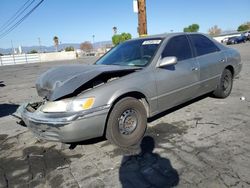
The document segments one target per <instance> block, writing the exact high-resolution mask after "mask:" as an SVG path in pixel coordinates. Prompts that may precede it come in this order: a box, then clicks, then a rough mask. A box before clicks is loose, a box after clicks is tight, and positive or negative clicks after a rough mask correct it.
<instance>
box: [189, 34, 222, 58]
mask: <svg viewBox="0 0 250 188" xmlns="http://www.w3.org/2000/svg"><path fill="white" fill-rule="evenodd" d="M189 37H190V40H191V41H192V44H193V46H194V48H195V49H196V53H197V56H201V55H205V54H209V53H213V52H217V51H220V49H219V48H218V47H217V46H216V45H215V44H214V43H213V42H212V41H211V40H209V39H208V38H207V37H205V36H203V35H198V34H193V35H189Z"/></svg>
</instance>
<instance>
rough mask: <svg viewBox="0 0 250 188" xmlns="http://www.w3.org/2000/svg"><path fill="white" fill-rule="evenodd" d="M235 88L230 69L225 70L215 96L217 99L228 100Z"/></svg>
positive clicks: (214, 93)
mask: <svg viewBox="0 0 250 188" xmlns="http://www.w3.org/2000/svg"><path fill="white" fill-rule="evenodd" d="M232 87H233V75H232V72H231V71H230V70H229V69H225V70H224V71H223V73H222V75H221V79H220V82H219V84H218V85H217V88H216V90H215V91H214V92H213V95H214V96H215V97H217V98H226V97H228V96H229V95H230V93H231V91H232Z"/></svg>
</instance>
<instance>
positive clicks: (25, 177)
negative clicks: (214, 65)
mask: <svg viewBox="0 0 250 188" xmlns="http://www.w3.org/2000/svg"><path fill="white" fill-rule="evenodd" d="M231 47H233V48H236V49H238V50H239V52H240V53H241V57H242V62H243V64H244V65H243V70H242V72H241V74H240V78H239V79H236V80H235V82H234V86H233V90H232V93H231V95H230V96H229V97H228V98H226V99H214V98H211V97H208V96H203V97H200V98H199V99H196V100H193V101H192V102H189V103H187V104H184V105H181V106H179V107H178V108H175V109H171V110H168V111H166V112H165V113H163V114H161V115H160V116H158V117H156V118H153V119H150V120H149V124H148V129H147V132H146V135H147V136H148V137H147V138H149V139H145V140H146V142H145V143H144V144H146V146H148V147H150V146H151V147H152V148H151V149H153V151H147V154H146V155H143V154H142V153H143V149H145V146H143V145H142V146H141V148H142V149H141V148H140V146H135V147H133V148H130V149H121V148H117V147H116V146H114V145H112V144H110V143H109V142H108V141H106V140H104V139H94V140H90V141H86V142H82V143H76V144H74V145H64V144H60V143H53V142H45V141H39V140H37V139H36V138H34V136H33V135H32V134H31V132H30V131H29V130H28V129H27V128H26V127H24V126H23V125H20V124H18V122H19V121H18V120H17V119H15V118H14V117H12V116H11V114H12V113H13V112H15V110H16V109H17V107H18V105H20V104H21V103H23V102H28V101H36V100H37V99H39V98H38V96H37V94H36V90H35V80H36V78H37V76H38V75H39V74H41V73H42V72H44V71H45V70H47V69H48V68H50V67H53V66H55V65H61V64H70V63H74V64H75V63H81V64H84V63H87V62H88V63H92V62H93V61H94V58H93V57H89V58H85V59H78V60H74V61H60V62H50V63H37V64H25V65H15V66H4V67H1V68H0V187H154V186H153V185H158V186H159V187H170V186H177V187H202V188H204V187H211V188H216V187H219V188H223V187H250V136H249V135H250V84H249V83H250V53H249V52H250V43H249V42H248V43H244V44H237V45H232V46H231ZM163 185H164V186H163Z"/></svg>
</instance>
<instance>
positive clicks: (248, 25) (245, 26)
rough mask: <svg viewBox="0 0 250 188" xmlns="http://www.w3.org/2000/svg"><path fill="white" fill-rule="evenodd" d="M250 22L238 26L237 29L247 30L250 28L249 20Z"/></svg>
mask: <svg viewBox="0 0 250 188" xmlns="http://www.w3.org/2000/svg"><path fill="white" fill-rule="evenodd" d="M248 23H249V24H247V23H246V24H241V25H240V26H239V27H238V29H237V31H246V30H249V29H250V22H248Z"/></svg>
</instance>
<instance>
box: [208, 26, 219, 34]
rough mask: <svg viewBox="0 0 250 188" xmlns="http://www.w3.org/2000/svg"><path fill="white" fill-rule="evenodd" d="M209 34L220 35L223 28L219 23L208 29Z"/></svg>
mask: <svg viewBox="0 0 250 188" xmlns="http://www.w3.org/2000/svg"><path fill="white" fill-rule="evenodd" d="M208 34H209V35H219V34H221V29H220V28H219V27H218V26H217V25H214V26H213V27H211V28H209V29H208Z"/></svg>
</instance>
